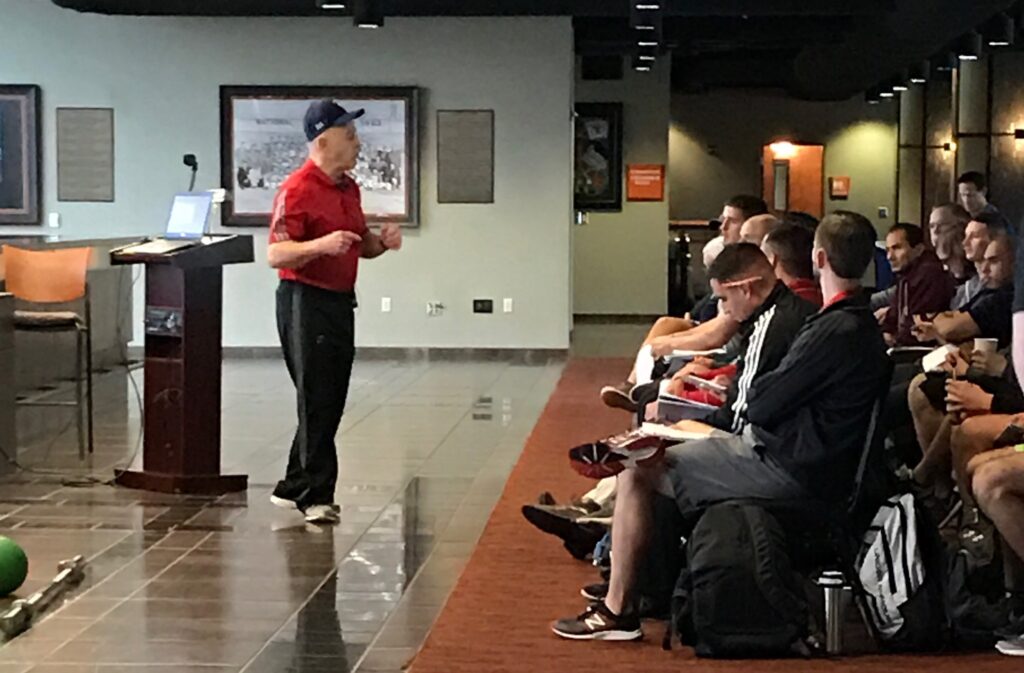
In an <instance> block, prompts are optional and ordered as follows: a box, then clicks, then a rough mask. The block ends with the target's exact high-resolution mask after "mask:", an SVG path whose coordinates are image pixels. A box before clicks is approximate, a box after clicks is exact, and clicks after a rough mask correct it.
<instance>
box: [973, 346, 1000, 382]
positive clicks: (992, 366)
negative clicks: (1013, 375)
mask: <svg viewBox="0 0 1024 673" xmlns="http://www.w3.org/2000/svg"><path fill="white" fill-rule="evenodd" d="M1008 364H1009V363H1008V362H1007V360H1006V358H1005V357H1003V356H1002V355H1000V354H999V353H996V352H994V351H988V352H986V351H979V350H975V351H972V352H971V366H972V367H976V368H977V369H979V370H980V371H983V372H985V373H986V374H988V375H989V376H1002V374H1003V372H1004V371H1006V366H1007V365H1008Z"/></svg>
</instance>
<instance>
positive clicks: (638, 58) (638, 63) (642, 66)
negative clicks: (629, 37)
mask: <svg viewBox="0 0 1024 673" xmlns="http://www.w3.org/2000/svg"><path fill="white" fill-rule="evenodd" d="M644 56H645V55H644V54H634V55H633V70H635V71H637V72H650V71H651V61H653V60H654V57H653V56H652V57H651V60H647V59H646V58H644Z"/></svg>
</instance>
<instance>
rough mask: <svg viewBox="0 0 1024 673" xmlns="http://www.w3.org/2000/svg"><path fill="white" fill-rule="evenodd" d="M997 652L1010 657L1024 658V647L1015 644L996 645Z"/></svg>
mask: <svg viewBox="0 0 1024 673" xmlns="http://www.w3.org/2000/svg"><path fill="white" fill-rule="evenodd" d="M996 651H998V652H999V654H1003V655H1006V656H1008V657H1024V647H1021V646H1020V645H1017V644H1015V643H1014V644H1010V643H1002V642H1000V643H996Z"/></svg>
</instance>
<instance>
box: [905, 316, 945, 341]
mask: <svg viewBox="0 0 1024 673" xmlns="http://www.w3.org/2000/svg"><path fill="white" fill-rule="evenodd" d="M910 332H911V334H913V335H914V336H915V337H917V340H918V341H921V342H924V343H927V342H929V341H937V340H938V338H939V333H938V332H937V331H936V329H935V323H932V322H926V321H925V320H923V319H922V318H921V317H920V316H916V315H915V316H914V326H913V327H912V328H911V330H910Z"/></svg>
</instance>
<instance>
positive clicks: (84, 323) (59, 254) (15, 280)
mask: <svg viewBox="0 0 1024 673" xmlns="http://www.w3.org/2000/svg"><path fill="white" fill-rule="evenodd" d="M91 255H92V248H88V247H86V248H64V249H57V250H24V249H21V248H14V247H11V246H9V245H8V246H4V248H3V258H4V266H5V268H6V290H7V292H10V293H11V294H13V295H14V296H15V297H16V298H17V299H20V300H21V301H24V302H28V303H29V304H64V303H68V302H76V301H81V302H82V303H83V309H82V313H78V312H76V311H55V310H50V311H47V310H15V311H14V329H15V331H16V332H17V331H21V332H35V333H61V332H74V333H75V401H74V402H39V401H30V402H19V404H22V405H26V406H73V407H75V416H76V421H77V426H78V457H79V459H84V458H85V452H86V449H88V452H89V453H92V452H93V429H92V312H91V307H90V305H89V286H88V283H87V282H86V273H87V271H88V268H89V258H90V256H91ZM83 382H84V384H85V391H84V393H85V394H84V396H83V390H82V385H83ZM83 404H84V406H85V408H86V411H85V423H84V424H83V422H82V406H83Z"/></svg>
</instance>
